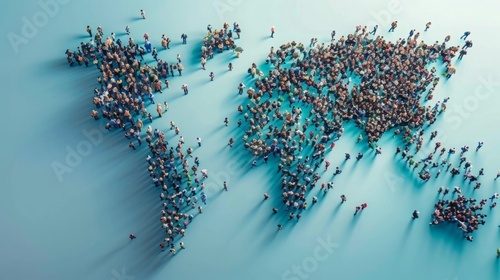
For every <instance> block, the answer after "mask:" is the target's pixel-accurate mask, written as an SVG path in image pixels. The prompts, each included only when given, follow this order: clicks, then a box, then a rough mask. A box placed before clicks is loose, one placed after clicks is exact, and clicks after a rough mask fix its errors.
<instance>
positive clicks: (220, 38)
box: [201, 22, 241, 69]
mask: <svg viewBox="0 0 500 280" xmlns="http://www.w3.org/2000/svg"><path fill="white" fill-rule="evenodd" d="M233 33H234V34H236V38H234V36H235V35H234V34H233ZM240 36H241V28H240V25H239V24H238V23H236V22H235V23H233V27H232V29H231V28H230V26H229V24H228V23H227V22H225V23H224V25H223V26H222V28H221V29H213V28H212V25H210V24H209V25H208V26H207V35H206V36H205V38H204V39H203V45H202V46H201V66H202V68H203V69H205V64H206V63H207V60H208V59H211V58H213V57H214V54H215V53H222V52H223V51H226V50H234V49H236V44H235V42H234V40H235V39H240Z"/></svg>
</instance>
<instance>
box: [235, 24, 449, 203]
mask: <svg viewBox="0 0 500 280" xmlns="http://www.w3.org/2000/svg"><path fill="white" fill-rule="evenodd" d="M394 28H395V27H394ZM419 36H420V33H418V32H417V33H414V35H413V36H411V37H409V38H407V39H399V40H397V41H396V42H391V41H387V40H385V39H384V37H383V36H376V35H375V34H374V33H373V32H370V33H369V32H367V27H366V26H364V27H362V26H357V27H356V30H355V32H354V33H352V34H349V35H347V36H342V37H340V38H339V39H338V40H336V39H335V32H332V40H331V42H329V43H322V44H318V43H317V40H311V44H310V47H309V48H306V47H305V46H304V45H303V44H301V43H296V42H290V43H286V44H284V45H282V46H281V47H280V48H278V49H274V48H273V47H272V48H271V49H270V51H269V54H268V56H267V63H268V66H269V67H270V70H269V74H268V75H267V76H265V75H264V74H263V71H262V70H260V69H258V67H257V65H256V64H253V65H252V67H251V68H250V69H249V70H248V72H249V73H250V75H251V76H252V77H254V78H256V81H255V88H253V87H250V88H248V90H247V96H248V102H247V103H246V104H242V105H241V106H239V108H238V111H239V112H240V115H242V116H243V118H242V119H240V120H239V121H245V122H246V126H245V129H246V131H245V134H244V136H243V143H244V145H245V147H246V148H248V149H249V150H250V151H251V152H252V154H253V155H254V156H256V157H262V158H263V159H264V161H266V162H267V159H268V158H269V156H272V155H275V156H277V157H278V158H279V164H278V171H279V172H280V173H281V175H282V177H281V178H282V180H281V187H282V200H283V203H284V204H285V205H286V206H287V207H288V209H289V211H290V212H300V211H302V210H304V209H305V208H306V207H307V205H308V204H307V199H306V198H307V193H308V191H309V190H310V189H312V188H313V187H314V186H315V184H316V183H317V182H318V180H319V179H320V177H321V174H320V172H319V171H318V168H319V167H320V165H321V164H322V162H323V161H324V158H325V154H326V153H327V152H328V151H330V150H332V148H333V147H334V145H335V141H336V140H337V139H338V138H339V137H340V136H341V135H342V134H343V132H344V128H343V123H344V122H346V121H354V123H355V124H356V125H357V126H358V127H360V128H361V129H362V130H363V131H364V132H365V134H366V138H367V140H368V143H369V144H370V145H371V146H372V147H373V148H374V149H375V150H376V153H377V154H380V153H381V149H380V148H379V147H377V146H376V141H377V140H378V139H379V138H380V137H381V136H382V134H383V133H384V132H386V131H388V130H389V129H392V128H396V129H395V131H396V133H397V134H400V135H401V136H402V138H403V139H404V140H406V143H407V145H410V144H411V139H412V137H413V135H414V131H416V130H419V129H423V128H424V127H425V126H426V125H427V126H428V125H431V124H432V123H434V121H435V120H436V117H437V115H438V114H439V113H440V112H442V111H444V110H445V109H446V101H443V102H442V103H441V105H437V106H434V107H430V106H426V105H425V104H422V102H421V100H431V99H432V98H433V91H434V89H435V88H436V86H437V84H438V82H439V80H440V79H442V78H441V77H439V73H438V70H437V69H436V68H435V67H429V65H430V64H432V63H435V62H438V60H439V61H442V62H443V63H444V65H445V68H446V69H449V68H451V67H452V64H453V62H452V61H453V58H454V57H455V55H456V53H457V51H458V49H459V47H458V46H455V45H451V46H448V45H447V43H446V42H443V43H439V42H435V43H434V44H426V43H424V42H423V41H419ZM429 68H430V69H429ZM448 73H449V72H448V70H446V71H445V73H443V75H444V76H447V75H448ZM448 78H449V77H448ZM241 88H242V85H241V84H240V86H239V93H240V94H241V93H242V90H241ZM438 104H439V103H438ZM238 125H240V122H239V123H238ZM360 138H361V139H363V137H362V136H361V135H360ZM358 141H360V139H359V138H358ZM362 157H363V154H362V153H358V155H357V156H356V159H357V160H360V159H361V158H362ZM349 158H350V155H349ZM346 160H347V159H346ZM339 172H341V170H337V174H338V173H339Z"/></svg>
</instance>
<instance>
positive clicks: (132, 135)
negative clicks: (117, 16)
mask: <svg viewBox="0 0 500 280" xmlns="http://www.w3.org/2000/svg"><path fill="white" fill-rule="evenodd" d="M141 16H142V17H143V18H145V13H144V11H141ZM126 31H127V34H130V28H129V27H128V26H127V27H126ZM87 32H88V33H89V35H90V37H91V38H92V40H91V41H90V42H87V43H84V42H82V43H81V44H80V46H79V47H78V49H77V50H76V51H71V50H67V51H66V55H67V60H68V63H69V65H70V66H73V65H76V64H78V65H83V64H85V65H86V66H89V64H90V62H92V63H93V64H94V65H95V66H96V67H97V69H98V70H99V76H98V78H97V81H98V84H99V86H98V87H97V88H95V90H94V92H93V104H94V106H95V108H94V109H93V110H92V112H91V117H92V118H94V119H95V120H99V119H104V120H105V122H106V124H105V126H106V129H108V130H112V129H121V130H123V131H124V134H125V137H126V138H127V139H128V141H129V144H128V146H129V147H130V149H131V150H136V149H138V148H139V147H140V146H142V144H143V140H144V141H146V143H147V145H148V147H149V155H148V156H147V158H146V160H147V162H148V173H149V175H150V177H151V180H152V181H153V183H154V185H155V186H156V187H157V188H158V189H159V190H160V200H161V203H162V210H161V213H160V222H161V227H162V228H163V230H164V231H165V238H164V240H162V242H161V243H160V248H161V249H162V250H163V249H165V248H167V249H169V250H170V252H171V253H172V254H175V253H176V250H179V248H177V249H176V245H175V244H176V242H178V241H179V239H180V238H181V237H182V236H183V235H184V234H185V231H186V229H187V227H188V225H189V224H190V222H191V221H192V219H193V218H194V215H196V214H200V213H202V209H203V207H202V205H204V204H206V200H207V196H206V194H205V193H204V190H203V189H204V180H205V179H206V178H207V177H208V171H207V170H205V169H201V170H200V161H199V159H198V158H197V157H193V148H191V147H186V146H185V144H184V138H183V137H182V136H181V135H180V128H179V127H178V126H177V125H175V123H174V122H173V121H171V122H170V130H171V131H172V134H173V136H171V137H169V136H167V134H166V132H164V131H161V130H158V129H153V128H152V126H151V125H147V127H145V124H146V123H152V122H153V119H154V118H156V116H155V117H153V116H152V114H151V113H150V112H149V111H148V109H147V108H148V106H149V105H152V104H156V103H155V100H154V97H155V94H161V93H162V92H163V91H162V89H168V88H169V82H168V80H167V78H170V77H174V76H175V72H176V71H177V72H178V75H179V76H180V75H182V69H183V66H182V64H181V58H180V56H179V55H178V56H177V61H176V62H174V63H170V64H169V63H167V62H165V61H162V60H161V59H158V53H157V51H156V49H155V48H152V47H151V43H150V42H149V35H148V34H147V33H145V34H144V36H143V37H144V46H145V47H143V46H140V45H139V44H137V43H135V42H134V40H133V39H132V37H129V39H128V43H127V44H124V43H123V42H122V41H121V39H116V38H115V36H114V33H111V35H110V36H108V37H106V39H104V38H105V35H104V32H103V29H102V27H98V28H97V32H96V33H95V36H94V37H92V29H91V27H89V26H87ZM186 38H187V36H183V37H182V39H183V40H185V39H186ZM166 42H167V43H166ZM168 42H169V39H167V38H166V37H165V36H162V44H163V45H164V47H165V48H168V47H169V44H168ZM147 53H150V54H151V55H152V56H153V58H154V59H155V60H156V67H151V66H149V65H148V64H145V63H144V62H143V61H144V55H146V54H147ZM162 79H163V80H164V81H165V82H164V84H163V83H162ZM182 89H183V90H184V93H185V94H187V92H188V88H187V85H183V86H182ZM153 107H155V108H156V112H157V114H158V116H157V117H158V118H161V117H162V116H163V115H162V114H163V113H165V111H167V110H168V103H166V102H163V103H158V104H156V106H154V105H153ZM174 137H178V139H177V143H176V144H174V143H175V140H173V138H174ZM169 138H170V139H169ZM169 142H170V143H169ZM200 144H201V139H200V140H198V145H200ZM129 238H130V239H131V240H133V239H135V238H136V236H135V235H134V234H130V236H129ZM179 246H180V249H183V248H185V246H184V243H182V242H180V243H179Z"/></svg>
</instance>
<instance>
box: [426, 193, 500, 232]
mask: <svg viewBox="0 0 500 280" xmlns="http://www.w3.org/2000/svg"><path fill="white" fill-rule="evenodd" d="M457 189H459V187H455V191H454V192H456V193H459V191H458V190H457ZM497 198H498V194H496V195H494V196H492V198H490V199H491V201H493V200H494V199H497ZM487 201H488V200H487V199H481V200H480V201H479V203H477V200H476V199H475V198H468V197H465V196H464V195H462V194H460V193H459V194H458V196H457V198H455V199H444V197H443V198H442V199H439V201H438V202H437V203H436V204H435V205H434V213H433V214H432V217H433V219H432V222H431V223H430V224H431V225H438V224H440V223H456V225H457V227H458V228H460V229H461V230H462V231H463V233H464V237H465V238H466V239H467V240H469V241H473V240H474V238H473V236H472V233H473V232H474V231H476V230H477V229H478V228H479V226H480V225H484V224H485V222H486V221H485V218H486V217H487V215H486V214H484V213H482V212H481V211H482V210H483V207H484V206H485V205H486V203H487Z"/></svg>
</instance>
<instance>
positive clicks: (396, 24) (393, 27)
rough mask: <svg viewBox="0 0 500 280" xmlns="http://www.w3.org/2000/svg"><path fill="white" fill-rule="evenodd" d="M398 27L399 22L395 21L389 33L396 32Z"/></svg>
mask: <svg viewBox="0 0 500 280" xmlns="http://www.w3.org/2000/svg"><path fill="white" fill-rule="evenodd" d="M396 27H398V21H397V20H395V21H393V22H392V23H391V28H390V29H389V32H394V30H395V29H396Z"/></svg>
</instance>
